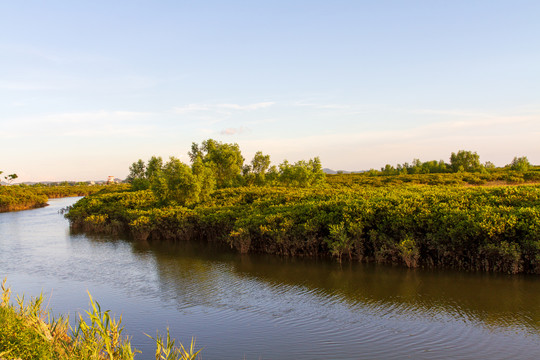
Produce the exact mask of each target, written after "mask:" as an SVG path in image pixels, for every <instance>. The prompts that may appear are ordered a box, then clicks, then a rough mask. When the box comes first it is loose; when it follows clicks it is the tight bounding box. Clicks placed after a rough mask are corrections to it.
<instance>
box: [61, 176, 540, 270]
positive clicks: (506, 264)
mask: <svg viewBox="0 0 540 360" xmlns="http://www.w3.org/2000/svg"><path fill="white" fill-rule="evenodd" d="M437 175H445V174H437ZM462 175H463V174H462ZM415 176H420V175H415ZM344 177H345V176H344ZM113 199H114V200H113ZM130 199H141V200H140V201H133V200H130ZM105 214H106V215H107V220H106V222H107V223H109V224H113V223H118V224H123V225H122V226H123V227H124V229H125V230H128V231H129V232H131V233H132V234H133V235H135V237H137V238H141V239H171V240H180V239H198V240H202V241H220V242H223V243H226V244H229V245H231V246H232V247H234V248H236V249H238V250H239V251H241V252H264V253H272V254H281V255H311V256H313V255H329V256H335V257H337V258H338V259H339V260H341V259H342V257H343V255H345V256H346V257H347V258H351V259H358V260H363V261H370V260H371V261H378V262H390V263H401V264H404V265H406V266H409V267H416V266H439V267H456V268H462V269H478V270H489V271H491V270H494V271H504V272H509V273H517V272H527V273H540V185H520V186H515V185H514V186H489V187H484V186H457V185H418V184H401V185H395V184H394V185H386V186H367V185H355V184H343V183H339V182H330V184H327V185H326V186H318V187H311V188H293V187H268V186H267V187H248V186H246V187H235V188H226V189H219V190H216V191H215V192H214V193H212V195H211V196H210V198H209V199H208V200H206V201H201V202H199V203H197V204H193V205H191V206H190V207H189V208H188V207H182V206H163V207H160V205H159V204H158V203H157V202H156V201H155V199H153V198H152V196H151V194H150V193H149V192H148V191H134V192H129V191H124V192H116V193H110V194H96V195H93V196H89V197H87V198H84V199H82V200H81V201H80V202H78V203H77V204H75V205H74V206H73V208H72V209H71V211H70V212H69V214H68V215H67V216H68V218H69V219H70V221H71V223H72V224H73V225H74V226H75V225H76V224H77V223H78V222H80V221H82V220H84V219H85V218H86V217H87V216H90V215H105ZM106 228H107V227H106V226H105V227H104V229H106ZM95 230H97V231H101V230H100V229H99V228H98V229H95Z"/></svg>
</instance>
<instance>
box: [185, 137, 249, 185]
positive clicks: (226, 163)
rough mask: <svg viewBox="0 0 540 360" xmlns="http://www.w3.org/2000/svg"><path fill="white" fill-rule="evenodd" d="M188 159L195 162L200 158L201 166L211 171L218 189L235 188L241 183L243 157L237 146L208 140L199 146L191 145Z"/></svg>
mask: <svg viewBox="0 0 540 360" xmlns="http://www.w3.org/2000/svg"><path fill="white" fill-rule="evenodd" d="M189 157H190V158H191V161H192V162H195V160H196V159H197V157H200V158H201V161H202V163H203V164H205V165H207V166H208V167H209V168H210V169H212V171H213V173H214V177H215V179H216V186H217V187H218V188H225V187H230V186H237V185H240V184H241V183H242V169H243V165H244V157H243V156H242V152H241V151H240V147H239V146H238V144H236V143H235V144H225V143H222V142H219V141H216V140H214V139H208V140H205V141H203V142H202V144H201V145H198V144H196V143H193V144H192V145H191V151H190V153H189Z"/></svg>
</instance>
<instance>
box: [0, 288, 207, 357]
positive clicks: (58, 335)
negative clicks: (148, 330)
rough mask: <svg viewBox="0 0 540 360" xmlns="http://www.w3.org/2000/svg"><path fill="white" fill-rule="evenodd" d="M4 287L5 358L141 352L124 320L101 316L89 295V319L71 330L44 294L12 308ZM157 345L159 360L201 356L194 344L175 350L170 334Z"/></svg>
mask: <svg viewBox="0 0 540 360" xmlns="http://www.w3.org/2000/svg"><path fill="white" fill-rule="evenodd" d="M5 283H6V280H4V282H3V283H2V298H1V301H0V324H1V326H0V359H3V358H8V359H21V360H26V359H45V360H46V359H58V360H79V359H80V360H83V359H92V360H113V359H117V360H130V359H134V358H135V355H136V353H138V352H139V351H138V350H136V349H132V347H131V343H130V340H129V338H128V337H125V336H123V335H122V330H123V328H122V326H121V322H122V318H120V319H119V320H115V319H114V318H112V317H111V315H110V312H109V311H102V310H101V307H100V305H99V303H98V302H96V301H94V300H93V299H92V296H91V295H90V294H89V296H90V304H91V309H90V310H89V311H87V312H86V316H87V317H88V320H85V319H84V318H83V316H81V315H79V318H78V321H77V326H76V327H75V328H71V327H70V325H69V321H68V319H67V318H64V317H60V318H58V319H54V318H52V317H51V316H50V313H49V311H47V310H46V309H43V307H42V305H43V296H41V295H40V296H38V297H36V298H32V299H31V300H30V301H29V302H27V303H26V304H25V301H24V297H17V301H16V302H17V304H16V305H13V304H11V303H10V298H11V289H10V288H8V287H6V286H5ZM155 340H156V353H155V356H156V360H160V359H162V360H193V359H196V358H197V356H198V354H199V353H200V351H201V350H199V351H195V350H194V346H195V342H194V340H192V342H191V346H190V348H189V350H186V349H185V348H184V347H183V346H182V344H180V347H179V348H178V347H175V346H174V345H175V341H174V340H171V338H170V336H169V331H168V329H167V337H166V338H165V339H164V338H163V337H162V336H160V335H159V334H158V335H157V336H156V338H155Z"/></svg>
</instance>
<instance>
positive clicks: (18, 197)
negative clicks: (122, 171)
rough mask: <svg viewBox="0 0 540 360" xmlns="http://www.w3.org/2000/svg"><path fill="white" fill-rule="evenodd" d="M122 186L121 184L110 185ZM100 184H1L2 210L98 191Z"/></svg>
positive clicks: (0, 201)
mask: <svg viewBox="0 0 540 360" xmlns="http://www.w3.org/2000/svg"><path fill="white" fill-rule="evenodd" d="M109 186H113V187H114V186H116V188H117V189H118V188H120V186H119V185H109ZM102 188H103V186H100V185H92V186H90V185H80V184H79V185H58V186H46V185H32V186H27V185H11V186H0V212H8V211H19V210H28V209H34V208H39V207H43V206H46V205H47V202H48V201H49V199H51V198H52V199H54V198H61V197H68V196H85V195H90V194H93V193H96V192H98V191H99V190H101V189H102Z"/></svg>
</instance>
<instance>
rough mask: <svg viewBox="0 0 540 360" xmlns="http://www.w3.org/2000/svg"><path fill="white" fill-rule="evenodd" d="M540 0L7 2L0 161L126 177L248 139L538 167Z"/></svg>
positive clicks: (352, 162) (89, 176) (389, 159)
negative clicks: (143, 167)
mask: <svg viewBox="0 0 540 360" xmlns="http://www.w3.org/2000/svg"><path fill="white" fill-rule="evenodd" d="M539 19H540V1H537V0H533V1H520V0H513V1H510V0H509V1H495V0H486V1H474V0H466V1H459V0H454V1H447V0H439V1H437V0H430V1H397V0H396V1H360V0H357V1H352V0H351V1H339V0H333V1H314V0H309V1H307V0H306V1H294V0H289V1H278V0H273V1H234V0H228V1H135V0H131V1H110V0H109V1H91V2H90V1H54V0H48V1H4V0H0V144H1V155H0V170H3V171H4V172H8V173H12V172H15V173H18V174H19V176H20V180H21V181H36V180H98V179H104V178H106V176H107V175H115V176H117V177H125V176H126V175H127V172H128V167H129V165H130V164H131V163H132V162H133V161H136V160H137V159H139V158H142V159H144V160H147V159H148V158H149V157H150V156H152V155H160V156H163V157H165V158H167V157H168V156H170V155H174V156H177V157H180V159H182V160H184V161H187V160H188V158H187V152H188V151H189V148H190V145H191V143H192V142H201V141H203V140H204V139H208V138H214V139H217V140H220V141H223V142H236V143H238V144H239V145H240V147H241V149H242V150H243V153H244V156H245V157H246V160H250V159H251V157H252V156H253V154H254V153H255V151H257V150H262V151H263V152H264V153H267V154H270V155H271V158H272V160H273V162H274V163H276V164H277V163H279V162H281V161H282V160H283V159H285V158H286V159H288V160H290V161H297V160H299V159H307V158H311V157H314V156H320V158H321V160H322V162H323V166H325V167H329V168H333V169H345V170H362V169H369V168H380V167H382V166H384V165H385V164H386V163H390V164H393V165H395V164H396V163H403V162H405V161H409V162H410V161H411V160H412V159H413V158H420V159H421V160H423V161H427V160H433V159H435V160H439V159H443V160H445V161H448V158H449V156H450V153H451V152H452V151H457V150H459V149H466V150H472V151H477V152H478V153H479V154H480V158H481V161H487V160H490V161H492V162H494V163H495V164H496V165H499V166H502V165H505V164H507V163H509V162H510V161H511V160H512V158H513V157H514V156H523V155H525V156H527V157H528V158H529V160H530V161H531V162H533V163H536V164H540V65H539V64H540V40H539V39H540V20H539Z"/></svg>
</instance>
